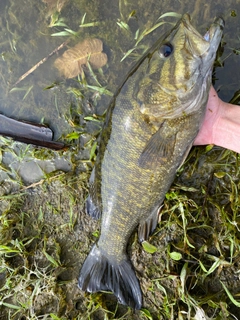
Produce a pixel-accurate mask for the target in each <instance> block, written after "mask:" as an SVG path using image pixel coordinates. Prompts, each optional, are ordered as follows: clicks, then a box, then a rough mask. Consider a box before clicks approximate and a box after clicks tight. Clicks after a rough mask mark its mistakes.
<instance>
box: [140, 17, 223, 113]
mask: <svg viewBox="0 0 240 320" xmlns="http://www.w3.org/2000/svg"><path fill="white" fill-rule="evenodd" d="M223 27H224V21H223V19H222V18H220V17H219V18H216V19H215V20H214V22H213V23H212V25H211V26H210V28H209V30H208V31H207V32H206V34H205V35H203V36H202V35H201V34H200V33H199V32H198V31H197V30H196V29H195V28H194V27H193V25H192V24H191V18H190V16H189V14H184V15H183V16H182V18H181V19H180V20H179V22H178V23H177V24H176V26H175V27H174V28H173V29H172V30H171V31H170V33H169V34H168V35H167V36H166V37H165V38H164V40H159V42H158V43H156V45H155V47H154V50H153V51H152V52H151V53H150V55H149V60H148V74H149V76H148V79H147V78H146V79H145V80H143V82H145V83H142V85H143V86H142V88H143V90H142V98H143V96H144V98H143V101H144V103H143V104H142V108H141V111H142V113H145V114H151V115H153V116H154V115H155V116H160V117H164V118H174V117H177V116H179V115H181V114H183V113H184V114H190V113H192V112H195V111H196V110H197V109H198V108H200V104H199V103H198V101H200V100H202V97H203V96H204V95H205V96H206V97H205V98H204V101H205V102H206V99H207V96H208V90H209V89H210V85H211V76H212V67H213V63H214V60H215V56H216V52H217V49H218V47H219V44H220V41H221V38H222V32H223ZM144 87H145V88H144ZM143 91H145V92H144V93H143ZM159 106H160V107H159Z"/></svg>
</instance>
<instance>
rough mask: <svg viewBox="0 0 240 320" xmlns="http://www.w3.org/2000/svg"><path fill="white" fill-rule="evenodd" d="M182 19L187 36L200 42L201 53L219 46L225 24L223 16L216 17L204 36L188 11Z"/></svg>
mask: <svg viewBox="0 0 240 320" xmlns="http://www.w3.org/2000/svg"><path fill="white" fill-rule="evenodd" d="M181 21H182V24H183V26H184V29H185V33H186V34H187V38H189V39H191V40H192V41H190V42H193V43H198V49H200V52H201V54H204V53H206V52H208V51H209V49H210V48H211V47H212V48H214V50H215V49H216V47H218V45H219V42H220V38H221V36H222V32H223V28H224V25H225V22H224V20H223V18H222V17H217V18H215V19H214V21H213V23H212V24H211V26H210V27H209V29H208V31H207V32H206V33H205V34H204V35H203V36H202V35H201V34H200V33H199V32H198V31H197V30H196V29H195V28H194V27H193V25H192V24H191V17H190V15H189V14H188V13H185V14H184V15H183V16H182V20H181ZM193 37H195V40H193ZM200 52H199V53H200ZM201 54H200V55H201Z"/></svg>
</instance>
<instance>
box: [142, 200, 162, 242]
mask: <svg viewBox="0 0 240 320" xmlns="http://www.w3.org/2000/svg"><path fill="white" fill-rule="evenodd" d="M161 208H162V206H161V207H158V208H156V209H154V210H153V212H152V213H151V214H150V216H149V217H148V218H147V219H146V220H144V221H141V222H140V224H139V227H138V239H139V242H143V241H145V240H148V238H149V236H150V235H151V234H152V233H153V231H154V230H155V229H156V227H157V224H158V217H159V211H160V209H161Z"/></svg>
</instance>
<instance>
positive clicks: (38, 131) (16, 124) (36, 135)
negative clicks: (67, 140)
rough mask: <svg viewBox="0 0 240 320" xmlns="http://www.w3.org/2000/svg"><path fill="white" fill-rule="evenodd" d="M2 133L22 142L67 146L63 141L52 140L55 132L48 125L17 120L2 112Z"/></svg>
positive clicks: (55, 146) (46, 145)
mask: <svg viewBox="0 0 240 320" xmlns="http://www.w3.org/2000/svg"><path fill="white" fill-rule="evenodd" d="M0 134H1V135H3V136H8V137H11V138H13V139H14V140H17V141H20V142H24V143H28V144H34V145H37V146H41V147H46V148H51V149H55V150H60V149H63V148H64V146H65V145H64V143H62V142H56V141H52V138H53V132H52V130H51V129H49V128H48V127H46V126H44V125H41V124H36V123H30V122H24V121H19V120H15V119H12V118H9V117H6V116H4V115H2V114H0Z"/></svg>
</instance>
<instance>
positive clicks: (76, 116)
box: [0, 0, 240, 320]
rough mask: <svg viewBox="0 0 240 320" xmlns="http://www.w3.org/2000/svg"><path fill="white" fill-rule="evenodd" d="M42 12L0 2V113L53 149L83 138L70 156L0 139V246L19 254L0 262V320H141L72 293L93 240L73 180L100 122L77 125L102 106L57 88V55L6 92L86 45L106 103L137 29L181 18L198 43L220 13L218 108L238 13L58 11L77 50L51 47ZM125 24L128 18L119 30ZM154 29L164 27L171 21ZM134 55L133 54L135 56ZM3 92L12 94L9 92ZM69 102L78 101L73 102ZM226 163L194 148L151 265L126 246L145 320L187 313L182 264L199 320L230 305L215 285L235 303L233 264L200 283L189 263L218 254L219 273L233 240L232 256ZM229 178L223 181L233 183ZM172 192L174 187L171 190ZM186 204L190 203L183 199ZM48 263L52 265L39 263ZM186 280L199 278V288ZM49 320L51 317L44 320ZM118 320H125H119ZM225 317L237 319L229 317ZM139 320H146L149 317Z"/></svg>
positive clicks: (133, 5) (233, 79)
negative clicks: (95, 49) (97, 49)
mask: <svg viewBox="0 0 240 320" xmlns="http://www.w3.org/2000/svg"><path fill="white" fill-rule="evenodd" d="M45 2H46V1H45ZM45 2H43V1H41V0H34V1H33V0H17V1H16V0H11V1H10V0H1V2H0V26H1V28H0V54H1V58H2V59H1V63H0V75H1V81H0V97H1V98H0V113H3V114H5V115H8V116H12V117H15V118H17V119H25V120H31V121H35V122H37V123H39V122H44V123H46V124H48V125H49V126H50V127H51V128H52V129H53V131H54V134H55V139H58V138H60V140H63V141H64V140H65V137H66V135H67V134H68V133H71V132H73V131H75V132H77V133H82V132H84V134H82V135H81V136H80V138H79V139H76V141H73V142H71V143H70V144H71V146H70V148H69V149H68V150H67V151H63V152H54V151H51V150H47V149H37V148H35V147H32V146H27V145H24V144H21V143H11V142H10V141H9V139H1V142H0V150H1V154H0V156H1V170H0V197H1V201H0V219H1V222H2V221H3V222H4V223H5V225H3V226H2V225H0V227H1V228H2V229H1V237H0V238H1V243H0V244H3V245H6V246H9V247H10V248H13V247H14V248H15V247H16V248H20V249H21V250H20V251H19V252H18V253H17V254H12V255H11V254H9V253H7V254H6V255H0V259H2V260H1V265H2V267H1V270H0V288H1V294H2V296H1V294H0V296H1V299H2V301H3V305H2V306H1V308H0V318H1V317H2V318H3V319H4V317H5V318H6V317H7V316H8V315H10V317H11V316H12V315H13V314H15V316H12V318H13V319H43V318H44V319H50V318H51V319H55V318H57V315H58V317H60V318H61V319H81V320H82V319H118V318H121V319H128V320H129V319H134V320H135V319H146V316H145V315H144V313H134V312H132V311H130V310H127V309H126V308H124V307H121V306H120V307H117V305H116V301H115V300H114V297H113V296H112V295H107V298H106V299H105V298H104V297H106V296H105V295H101V294H100V295H98V294H97V295H92V296H89V295H85V294H84V293H83V292H81V291H80V290H79V289H78V288H77V281H76V279H77V277H78V273H79V269H80V267H81V265H82V263H83V261H84V258H85V256H86V255H87V253H88V252H89V249H90V247H91V245H92V244H93V242H94V241H95V240H96V236H97V235H98V232H97V230H98V228H99V223H98V222H96V221H92V219H91V218H90V217H88V216H87V215H85V214H84V212H83V206H84V205H83V203H84V201H85V198H86V193H87V188H86V181H87V179H88V176H89V174H88V172H87V173H83V171H84V170H86V169H87V168H88V167H87V166H88V165H89V167H90V166H91V161H89V157H90V153H89V149H88V148H87V145H88V143H89V141H90V142H91V138H92V136H93V139H94V138H95V136H96V135H97V133H98V132H99V130H100V127H101V120H102V119H101V118H97V119H99V120H100V122H97V121H95V122H93V121H87V120H84V117H85V116H86V115H89V116H92V114H93V113H96V114H102V113H103V112H104V110H105V109H106V107H107V104H108V102H109V100H110V96H108V95H101V94H98V92H96V91H94V90H91V89H88V88H86V86H85V85H84V81H81V83H80V82H78V81H77V78H75V79H68V80H66V79H63V78H61V76H60V75H59V74H58V72H57V70H56V69H55V68H54V65H53V64H54V60H55V59H56V58H57V56H58V55H61V54H62V53H63V51H64V50H65V49H66V48H64V49H61V50H60V51H59V53H58V54H55V55H53V56H52V57H50V58H49V59H48V60H47V61H46V62H44V63H43V64H41V65H40V66H39V67H38V68H37V69H36V70H35V71H34V72H33V73H31V74H30V75H28V77H26V78H25V79H24V80H22V81H21V82H20V83H19V84H18V85H16V86H14V83H15V82H16V81H17V80H18V79H19V77H21V76H22V75H23V74H24V73H25V72H26V71H28V70H29V69H30V68H32V67H33V66H34V65H35V64H36V63H37V62H39V61H41V59H43V58H45V57H47V56H48V55H49V54H50V53H51V52H52V51H53V50H54V49H55V48H57V47H58V46H59V45H61V44H62V43H63V42H64V41H66V40H69V43H68V47H72V46H74V45H75V44H76V43H77V42H79V41H82V40H83V39H85V38H88V37H97V38H100V39H101V40H102V41H103V43H104V52H106V53H107V55H108V64H107V65H106V66H104V67H103V69H102V74H101V72H100V71H98V70H97V71H95V75H96V76H97V79H98V81H99V83H100V84H101V85H102V86H103V87H106V88H107V89H108V90H109V91H111V92H114V91H115V90H116V88H117V86H118V85H119V83H121V81H122V79H123V78H124V77H125V75H126V74H127V72H128V70H129V69H130V66H131V65H132V64H133V63H134V58H135V59H136V58H137V57H136V56H133V55H132V56H130V57H128V58H126V59H125V60H124V61H123V62H121V59H122V57H123V56H124V55H125V53H126V52H127V51H128V50H129V49H131V48H133V46H134V45H135V43H136V40H135V39H134V38H135V33H136V31H137V30H138V29H139V30H140V33H141V32H142V31H143V30H144V29H146V28H151V27H152V26H153V25H154V24H155V23H156V21H157V19H158V17H159V16H160V15H162V14H163V13H166V12H169V11H176V12H178V13H181V14H182V13H184V12H189V13H190V14H191V16H192V19H193V21H194V24H195V26H196V27H197V29H198V30H199V31H200V32H201V33H202V34H204V33H205V32H206V29H207V27H208V26H209V25H210V24H211V22H212V20H213V18H214V17H215V16H216V15H218V14H219V12H220V13H221V14H222V15H223V17H224V19H225V22H226V28H225V31H224V38H223V42H224V43H225V44H224V45H223V50H222V51H223V52H221V56H220V60H219V63H218V67H216V72H215V76H214V78H215V80H214V82H215V86H216V88H217V89H219V90H220V91H219V95H220V97H222V98H223V99H225V100H226V101H228V100H230V99H231V97H232V96H233V94H234V92H235V91H237V90H239V87H240V85H239V84H240V73H239V72H238V70H239V63H240V61H239V59H240V56H239V55H237V54H235V53H233V50H232V48H234V49H237V48H239V47H240V39H239V37H238V34H240V33H239V31H240V20H239V15H240V1H230V2H228V3H223V1H220V0H219V1H202V0H201V1H200V0H197V1H189V0H188V1H186V0H182V1H181V2H180V1H173V0H171V1H167V0H163V1H156V0H150V1H142V0H141V1H136V0H132V1H126V0H125V1H123V0H121V1H118V2H114V1H112V0H107V1H104V2H103V1H101V2H100V1H97V0H94V1H89V0H81V1H79V0H69V1H66V4H65V6H64V7H63V8H62V9H61V12H60V15H59V19H60V18H64V19H65V20H64V22H65V24H66V25H67V26H68V28H69V29H71V30H73V31H77V32H78V37H77V38H76V37H73V36H72V37H71V36H69V37H53V36H51V34H52V33H56V32H60V31H63V30H64V28H66V27H61V26H58V27H50V26H49V25H50V23H51V19H53V18H52V15H53V14H54V12H55V11H56V8H57V4H59V3H60V1H59V0H58V1H55V6H54V5H53V7H51V8H48V7H47V5H46V3H45ZM49 2H50V1H49ZM52 3H54V1H53V0H52ZM85 13H86V17H85V22H84V23H92V22H98V25H97V26H96V27H81V28H80V27H79V25H80V23H81V21H82V18H83V17H84V15H85ZM131 13H132V17H131V18H129V15H130V14H131ZM235 14H236V17H234V15H235ZM164 20H166V21H169V22H175V21H176V18H173V17H172V18H165V19H164ZM122 21H123V22H127V23H128V25H129V31H128V30H124V29H122V28H120V27H119V25H118V24H117V22H118V23H121V22H122ZM169 27H170V25H169V24H164V25H162V26H161V27H159V28H158V29H157V30H155V31H154V32H153V33H151V34H149V35H148V36H146V37H144V38H143V40H142V41H141V42H140V44H139V45H141V44H144V46H145V47H148V46H150V45H151V44H152V43H153V42H154V41H155V40H156V39H157V38H158V37H159V36H160V35H162V33H163V32H164V30H165V29H166V28H169ZM142 49H143V48H141V47H140V48H139V50H138V51H137V53H138V55H139V54H140V53H141V50H142ZM86 79H87V83H88V84H90V85H93V86H96V85H97V83H96V81H95V80H94V78H93V77H92V76H91V74H90V73H89V72H88V71H86ZM54 83H55V85H53V84H54ZM12 88H18V89H21V90H19V91H18V90H12V91H11V89H12ZM74 90H75V91H74ZM74 92H75V93H77V94H75V95H74ZM79 92H80V93H81V95H80V94H79ZM93 141H94V142H95V140H93ZM90 146H91V144H90ZM85 147H86V148H85ZM93 159H94V156H93ZM237 159H238V158H237V156H236V155H235V154H233V153H232V152H230V151H227V150H222V151H221V150H217V151H216V150H212V151H210V152H208V153H207V152H206V153H205V152H204V148H195V149H194V150H193V151H192V153H191V154H190V156H189V158H188V161H187V163H186V164H185V166H184V169H183V168H182V171H181V172H180V173H179V177H178V180H176V182H177V183H178V184H177V185H176V184H175V185H174V186H173V188H172V189H171V190H170V191H169V194H168V200H167V201H166V204H165V207H164V211H163V214H162V217H161V221H160V224H159V228H158V230H157V231H156V234H155V235H153V237H152V238H151V240H150V242H151V243H152V244H153V245H154V246H156V247H157V248H158V250H157V252H156V253H155V254H154V255H151V254H149V253H147V252H146V251H144V250H143V249H142V247H141V246H140V245H139V244H138V243H137V241H133V242H134V244H133V248H134V249H133V250H132V249H130V250H131V251H132V252H131V259H132V261H133V263H134V266H135V267H136V270H137V272H138V275H140V281H141V287H142V289H143V291H144V299H145V301H144V306H145V307H146V308H147V309H148V310H150V311H151V314H153V316H152V319H160V317H161V318H162V319H170V316H169V314H170V311H169V313H168V314H167V315H165V317H164V315H163V316H161V315H162V313H163V314H165V313H164V311H163V310H162V309H161V308H162V305H165V306H166V305H167V307H166V309H167V308H168V309H169V310H174V314H172V319H177V316H176V315H177V314H179V310H181V311H182V315H181V319H182V318H183V315H185V314H186V310H188V308H187V306H186V305H185V303H183V300H184V297H182V293H181V292H180V289H179V288H181V286H180V279H179V277H178V275H180V274H181V275H182V276H183V273H182V270H183V264H184V265H185V262H186V261H188V263H189V270H190V271H189V270H188V272H189V278H191V279H193V282H191V284H190V285H189V286H188V289H189V291H188V292H190V294H192V295H193V296H194V294H196V296H195V297H196V304H197V303H199V305H200V306H203V307H204V310H205V309H206V310H207V311H206V312H209V317H214V315H215V314H218V315H219V318H218V319H220V318H222V317H221V315H222V314H224V313H223V311H225V310H224V306H225V305H224V304H226V305H227V303H228V304H229V300H227V298H226V294H225V296H224V294H223V290H222V287H221V286H220V288H219V286H217V284H219V283H218V281H219V276H221V280H224V281H225V283H228V284H229V287H230V288H231V289H234V288H235V287H236V290H235V292H236V293H238V292H239V281H236V278H234V277H237V274H238V270H239V262H238V258H237V257H235V256H234V257H233V259H234V264H233V266H231V267H228V268H226V269H227V271H226V272H224V267H223V272H221V270H220V267H219V269H218V270H217V273H216V275H217V277H216V275H215V274H213V275H211V274H210V275H209V276H208V277H206V275H205V274H201V270H200V271H199V268H198V263H197V262H198V261H199V259H200V258H201V259H202V260H201V261H202V262H203V263H204V265H205V266H206V268H207V269H208V270H209V269H210V267H211V266H212V264H213V262H212V261H211V259H210V258H209V257H213V258H215V259H216V261H217V259H218V253H219V252H220V254H221V259H223V262H224V263H225V264H227V262H226V261H225V260H227V261H228V260H229V252H228V251H229V250H230V249H228V248H229V247H230V245H229V243H230V240H231V239H232V238H231V237H230V236H232V237H233V238H234V242H232V243H231V245H232V246H233V247H234V244H235V243H236V247H237V246H238V244H239V232H237V226H235V225H231V223H232V220H231V219H233V218H232V216H231V214H232V211H233V210H234V204H235V202H237V200H238V196H237V193H238V189H239V178H238V177H239V169H238V168H239V166H238V162H237V161H239V159H238V160H237ZM82 160H84V161H85V160H86V161H85V162H84V161H82ZM226 163H227V166H226ZM85 164H86V166H85ZM55 170H63V171H64V172H66V171H70V172H69V174H63V175H61V177H60V178H59V177H58V176H56V177H55V176H50V174H51V173H52V172H54V171H55ZM215 171H216V172H215ZM225 172H226V174H225V175H224V173H225ZM215 173H217V175H216V176H215V175H214V174H215ZM49 176H50V178H49ZM229 177H232V178H231V179H232V180H231V179H230V178H229ZM41 178H46V179H45V180H44V182H43V183H42V184H40V185H37V184H34V185H32V186H31V188H29V189H27V190H26V189H24V188H22V186H21V188H22V189H21V194H20V193H19V192H17V193H16V194H15V195H13V197H14V196H15V198H12V199H11V193H14V192H16V191H18V190H19V185H18V183H19V180H22V183H23V184H31V183H34V182H38V181H39V180H40V179H41ZM48 178H49V180H48ZM51 178H53V179H51ZM229 179H230V182H229ZM16 181H17V182H16ZM234 183H235V184H236V185H235V184H234ZM182 185H184V187H181V186H182ZM188 187H189V190H188ZM194 188H195V190H194ZM231 188H232V190H231ZM23 192H25V195H23ZM231 192H232V194H231V195H230V196H229V194H230V193H231ZM234 192H235V193H234ZM188 193H189V199H188V198H187V197H186V194H188ZM5 195H7V196H6V197H5ZM8 195H9V197H8ZM208 197H209V199H210V200H209V199H208ZM169 199H170V200H169ZM229 199H230V200H229ZM193 200H194V201H195V202H196V205H195V204H194V201H193ZM14 201H15V202H14ZM178 201H182V202H183V203H184V206H185V207H186V208H187V210H186V211H187V212H186V214H187V220H188V226H189V230H190V231H189V230H187V231H188V235H189V239H190V241H191V243H192V244H194V246H195V247H194V248H192V247H190V246H188V244H186V243H183V239H185V235H184V236H183V232H186V231H185V229H184V228H185V227H186V226H185V223H186V221H184V222H183V223H182V224H181V217H180V215H179V212H177V213H176V212H175V211H177V209H176V207H177V203H178ZM220 205H221V206H220ZM219 206H220V207H219ZM223 206H227V209H228V210H226V212H227V213H225V215H227V217H226V219H227V221H230V222H229V224H230V225H231V226H230V228H229V230H230V231H229V234H227V233H226V234H227V236H226V239H224V236H225V234H224V228H225V227H224V223H223V222H222V218H223V217H221V213H222V211H223ZM174 207H175V209H174ZM230 207H231V208H230ZM236 208H237V204H236ZM174 210H175V211H174ZM231 210H232V211H231ZM228 213H229V217H228ZM233 216H234V215H233ZM164 220H165V224H164ZM183 220H184V218H183ZM166 221H167V222H166ZM168 221H169V222H168ZM236 221H238V220H237V219H236ZM234 222H235V221H233V223H234ZM183 230H184V231H183ZM218 235H220V238H221V239H220V240H218ZM133 238H134V236H133ZM132 240H134V239H132ZM17 241H18V242H17ZM218 241H219V242H218ZM17 245H18V247H17ZM170 248H171V250H174V251H179V252H181V253H182V255H183V257H184V258H186V259H187V260H186V261H185V260H184V259H183V260H182V261H177V262H176V261H173V260H171V259H170V260H169V257H168V250H170ZM234 248H235V247H234ZM3 249H4V248H3ZM218 250H219V252H218ZM3 252H4V251H3ZM189 252H190V253H189ZM236 252H237V249H236ZM205 253H207V255H208V256H207V257H206V255H204V254H205ZM47 254H48V255H47ZM50 258H52V260H49V259H50ZM53 259H55V260H53ZM54 261H55V264H54V263H53V262H54ZM169 261H170V262H169ZM219 261H220V260H219ZM226 269H225V270H226ZM197 272H199V273H200V276H199V278H197V276H198V275H196V274H197ZM195 276H196V282H195V283H194V281H195V278H194V277H195ZM211 276H212V277H211ZM206 278H207V279H206ZM159 279H160V282H159V283H158V280H159ZM205 279H206V280H207V281H206V283H205ZM209 279H210V280H209ZM202 280H203V281H202ZM208 280H209V282H208ZM237 280H239V279H238V278H237ZM181 281H182V279H181ZM191 281H192V280H191ZM198 281H199V282H198ZM210 282H211V283H210ZM155 283H156V285H155ZM5 284H6V285H5ZM9 284H10V285H9ZM158 285H159V287H158ZM4 286H5V287H4ZM164 288H165V289H166V290H167V292H168V294H167V295H165V293H164V290H165V289H164ZM184 290H185V289H184ZM218 292H220V293H219V296H218ZM233 293H234V290H233ZM220 294H221V295H220ZM205 295H207V298H208V297H209V301H210V303H209V306H207V303H206V301H203V298H204V297H205ZM187 296H188V295H186V297H187ZM167 299H169V301H167ZM181 299H182V300H181ZM236 299H238V297H237V295H236ZM29 301H30V302H29ZM164 301H165V302H164ZM199 301H200V302H199ZM212 301H213V302H212ZM226 301H227V302H226ZM4 303H5V304H4ZM7 303H8V304H9V305H14V306H15V308H16V306H19V305H20V303H22V304H21V306H19V310H17V309H11V308H9V305H7V306H6V304H7ZM201 303H203V304H205V306H204V305H203V304H201ZM214 303H219V305H221V308H220V309H219V308H218V306H217V307H216V310H217V311H216V310H214V308H215V306H214ZM29 306H30V307H29ZM118 308H119V309H118ZM171 308H172V309H171ZM226 308H227V307H226ZM121 310H123V311H121ZM159 310H160V311H159ZM51 312H52V313H53V315H50V314H51ZM160 312H162V313H161V315H159V314H160ZM221 312H222V313H221ZM125 313H126V316H123V314H125ZM166 313H167V312H166ZM146 314H147V313H146ZM235 314H236V316H238V314H239V311H236V312H235ZM65 317H66V318H65ZM60 318H59V319H60ZM148 318H149V319H151V315H150V316H149V317H148ZM179 319H180V316H179ZM231 319H232V318H231Z"/></svg>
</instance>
